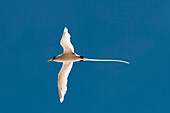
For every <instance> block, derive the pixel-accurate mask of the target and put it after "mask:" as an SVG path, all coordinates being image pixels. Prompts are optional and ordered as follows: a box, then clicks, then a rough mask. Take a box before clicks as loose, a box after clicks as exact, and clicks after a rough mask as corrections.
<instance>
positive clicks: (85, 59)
mask: <svg viewBox="0 0 170 113" xmlns="http://www.w3.org/2000/svg"><path fill="white" fill-rule="evenodd" d="M84 61H112V62H122V63H126V64H129V62H127V61H123V60H103V59H102V60H101V59H88V58H84Z"/></svg>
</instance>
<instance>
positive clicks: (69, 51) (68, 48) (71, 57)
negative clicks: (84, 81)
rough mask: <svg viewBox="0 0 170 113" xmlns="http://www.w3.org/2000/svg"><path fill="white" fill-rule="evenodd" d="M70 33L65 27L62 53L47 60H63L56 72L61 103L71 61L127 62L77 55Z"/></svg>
mask: <svg viewBox="0 0 170 113" xmlns="http://www.w3.org/2000/svg"><path fill="white" fill-rule="evenodd" d="M70 37H71V35H70V34H69V33H68V29H67V28H66V27H65V28H64V32H63V35H62V38H61V40H60V45H61V46H62V47H63V54H60V55H58V56H55V57H53V58H52V59H50V60H48V62H50V61H55V62H63V65H62V68H61V70H60V72H59V73H58V93H59V98H60V102H61V103H62V102H63V100H64V95H65V94H66V91H67V78H68V75H69V73H70V71H71V68H72V66H73V62H77V61H114V62H122V63H126V64H129V62H127V61H123V60H99V59H88V58H84V57H83V56H80V55H77V54H76V53H75V52H74V47H73V45H72V44H71V41H70Z"/></svg>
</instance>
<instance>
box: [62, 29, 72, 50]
mask: <svg viewBox="0 0 170 113" xmlns="http://www.w3.org/2000/svg"><path fill="white" fill-rule="evenodd" d="M70 37H71V35H70V34H69V33H68V29H67V28H66V27H65V28H64V32H63V36H62V38H61V41H60V45H61V46H62V47H63V50H64V53H73V52H74V47H73V45H72V44H71V41H70Z"/></svg>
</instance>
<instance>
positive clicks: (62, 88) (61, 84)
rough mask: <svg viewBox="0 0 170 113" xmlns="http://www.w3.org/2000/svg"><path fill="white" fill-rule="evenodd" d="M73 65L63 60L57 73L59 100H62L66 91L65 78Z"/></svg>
mask: <svg viewBox="0 0 170 113" xmlns="http://www.w3.org/2000/svg"><path fill="white" fill-rule="evenodd" d="M72 66H73V62H63V66H62V68H61V70H60V72H59V74H58V93H59V98H60V102H61V103H62V102H63V100H64V95H65V94H66V91H67V78H68V75H69V73H70V71H71V68H72Z"/></svg>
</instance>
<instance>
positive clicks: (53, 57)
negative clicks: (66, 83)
mask: <svg viewBox="0 0 170 113" xmlns="http://www.w3.org/2000/svg"><path fill="white" fill-rule="evenodd" d="M54 59H56V56H55V57H53V58H52V59H50V60H48V62H51V61H53V60H54Z"/></svg>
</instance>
